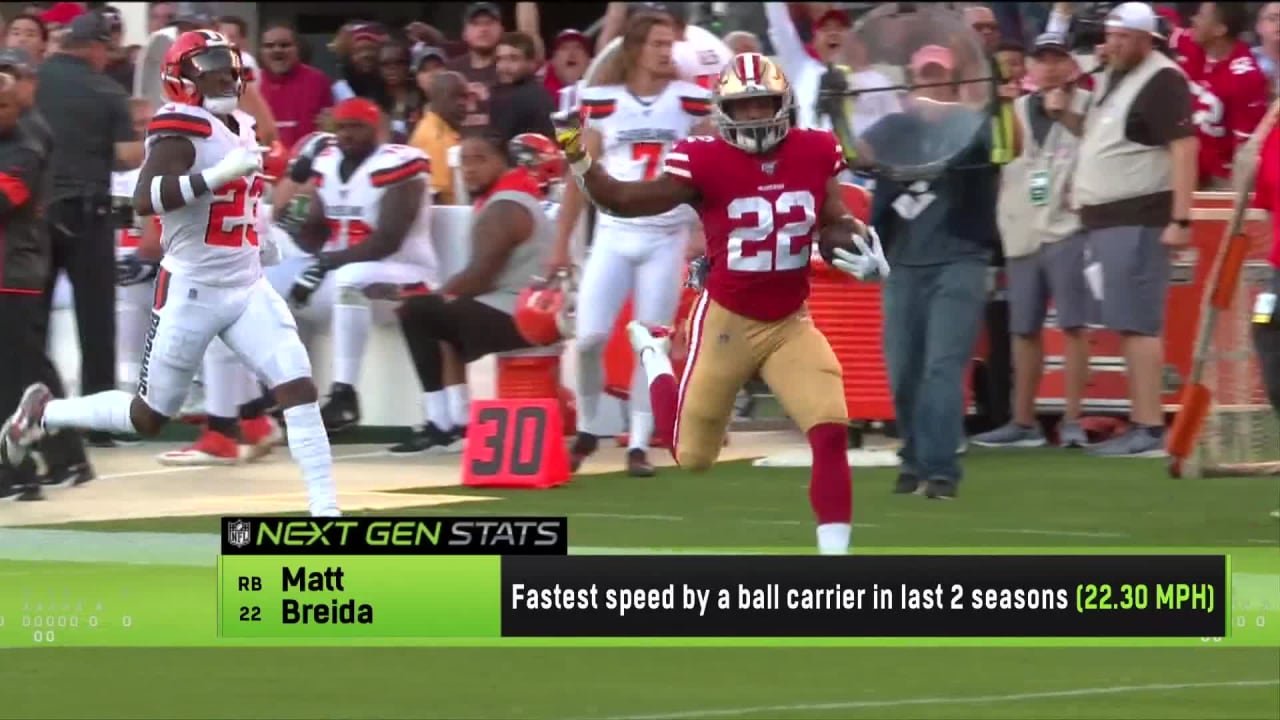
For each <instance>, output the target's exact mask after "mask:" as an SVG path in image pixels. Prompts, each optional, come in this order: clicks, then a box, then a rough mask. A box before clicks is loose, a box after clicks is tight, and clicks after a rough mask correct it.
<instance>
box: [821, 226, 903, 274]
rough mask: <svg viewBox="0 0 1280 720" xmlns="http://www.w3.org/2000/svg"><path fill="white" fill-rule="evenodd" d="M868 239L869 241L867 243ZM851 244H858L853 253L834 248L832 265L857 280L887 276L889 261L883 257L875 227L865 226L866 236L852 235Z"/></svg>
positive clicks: (882, 249)
mask: <svg viewBox="0 0 1280 720" xmlns="http://www.w3.org/2000/svg"><path fill="white" fill-rule="evenodd" d="M868 240H870V242H869V243H868ZM853 244H854V245H857V246H858V253H857V254H854V253H852V252H849V251H848V250H846V249H844V248H836V249H835V251H834V252H832V255H834V257H833V258H832V263H831V264H832V265H834V266H835V267H836V269H837V270H840V271H841V272H845V273H848V274H850V275H852V276H854V277H856V278H858V279H859V280H871V281H874V280H883V279H885V278H887V277H889V261H888V260H886V259H885V257H884V248H883V247H882V246H881V245H880V236H879V235H877V234H876V230H875V228H873V227H871V226H870V225H868V226H867V237H866V238H865V239H864V238H863V237H862V236H860V235H856V234H855V235H854V236H853Z"/></svg>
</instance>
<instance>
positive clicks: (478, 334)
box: [400, 295, 533, 363]
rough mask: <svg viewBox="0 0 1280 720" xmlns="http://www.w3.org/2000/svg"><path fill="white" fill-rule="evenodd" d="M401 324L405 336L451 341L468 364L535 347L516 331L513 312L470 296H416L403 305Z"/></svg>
mask: <svg viewBox="0 0 1280 720" xmlns="http://www.w3.org/2000/svg"><path fill="white" fill-rule="evenodd" d="M400 326H401V328H403V329H404V333H405V336H406V337H414V338H424V339H425V338H431V339H433V340H440V341H443V342H446V343H448V344H449V345H451V346H452V347H453V349H454V350H455V351H456V352H457V353H458V355H459V356H460V357H461V358H462V361H463V362H467V363H469V362H473V361H475V360H479V359H480V358H482V357H484V356H486V355H492V354H493V353H501V352H509V351H511V350H523V349H525V348H529V347H533V346H532V345H530V344H529V342H528V341H527V340H525V339H524V337H523V336H521V335H520V331H518V330H516V324H515V320H513V319H512V317H511V315H510V314H508V313H505V312H503V311H501V310H498V309H497V308H494V307H490V306H488V305H485V304H484V303H482V302H479V301H477V300H472V299H470V298H464V299H459V300H446V299H445V298H444V297H442V296H440V295H416V296H414V297H411V298H409V299H407V300H405V302H404V305H403V306H402V307H401V308H400Z"/></svg>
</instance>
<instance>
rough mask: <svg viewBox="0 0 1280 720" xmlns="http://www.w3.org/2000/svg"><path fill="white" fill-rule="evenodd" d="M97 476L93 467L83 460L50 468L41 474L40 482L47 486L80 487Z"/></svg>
mask: <svg viewBox="0 0 1280 720" xmlns="http://www.w3.org/2000/svg"><path fill="white" fill-rule="evenodd" d="M95 477H97V476H96V475H94V474H93V467H92V466H91V465H89V463H87V462H83V463H76V464H75V465H63V466H62V467H52V468H49V471H48V472H46V473H45V474H44V475H41V476H40V484H41V485H43V486H45V487H79V486H81V485H84V484H85V483H87V482H90V481H92V480H93V479H94V478H95Z"/></svg>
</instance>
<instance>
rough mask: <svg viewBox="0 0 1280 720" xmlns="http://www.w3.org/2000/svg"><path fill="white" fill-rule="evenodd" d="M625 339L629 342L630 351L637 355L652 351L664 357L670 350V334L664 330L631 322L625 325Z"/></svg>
mask: <svg viewBox="0 0 1280 720" xmlns="http://www.w3.org/2000/svg"><path fill="white" fill-rule="evenodd" d="M627 338H628V339H629V340H631V349H633V350H635V351H636V354H638V355H644V351H645V350H653V351H654V352H656V353H658V354H659V355H664V356H665V355H666V354H667V353H668V352H670V350H671V333H670V332H668V331H667V330H666V329H665V328H660V327H658V328H651V327H649V326H648V325H645V324H644V323H642V322H637V321H635V320H632V321H631V322H629V323H627Z"/></svg>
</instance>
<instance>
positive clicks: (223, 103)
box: [204, 97, 240, 115]
mask: <svg viewBox="0 0 1280 720" xmlns="http://www.w3.org/2000/svg"><path fill="white" fill-rule="evenodd" d="M238 107H240V98H237V97H214V98H205V99H204V109H205V110H208V111H209V112H211V113H213V114H214V115H230V114H231V113H232V111H234V110H235V109H236V108H238Z"/></svg>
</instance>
